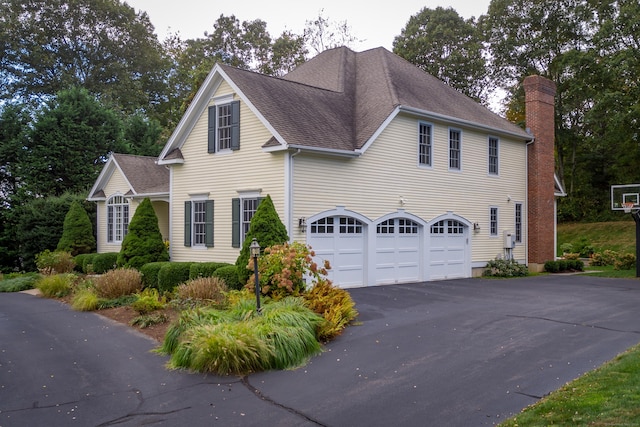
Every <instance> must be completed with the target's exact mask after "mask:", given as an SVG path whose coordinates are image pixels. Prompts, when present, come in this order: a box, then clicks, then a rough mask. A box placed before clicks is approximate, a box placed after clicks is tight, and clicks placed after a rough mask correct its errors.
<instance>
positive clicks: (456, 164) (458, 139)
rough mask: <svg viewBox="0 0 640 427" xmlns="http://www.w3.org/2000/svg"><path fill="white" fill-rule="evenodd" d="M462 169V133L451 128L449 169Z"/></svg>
mask: <svg viewBox="0 0 640 427" xmlns="http://www.w3.org/2000/svg"><path fill="white" fill-rule="evenodd" d="M461 169H462V134H461V132H460V131H459V130H455V129H449V170H461Z"/></svg>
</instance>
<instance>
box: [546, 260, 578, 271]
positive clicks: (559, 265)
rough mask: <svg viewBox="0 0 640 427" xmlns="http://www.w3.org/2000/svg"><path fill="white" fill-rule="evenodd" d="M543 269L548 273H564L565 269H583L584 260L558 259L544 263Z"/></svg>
mask: <svg viewBox="0 0 640 427" xmlns="http://www.w3.org/2000/svg"><path fill="white" fill-rule="evenodd" d="M544 271H546V272H548V273H564V272H567V271H584V262H582V261H580V260H579V259H569V260H566V259H559V260H557V261H547V262H545V263H544Z"/></svg>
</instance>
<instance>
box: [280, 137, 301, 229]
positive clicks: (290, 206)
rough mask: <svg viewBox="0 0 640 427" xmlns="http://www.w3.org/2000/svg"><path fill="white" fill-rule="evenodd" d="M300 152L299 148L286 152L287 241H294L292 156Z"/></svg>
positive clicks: (293, 169)
mask: <svg viewBox="0 0 640 427" xmlns="http://www.w3.org/2000/svg"><path fill="white" fill-rule="evenodd" d="M298 154H300V149H299V148H298V149H297V150H296V151H295V152H294V153H290V152H287V167H286V170H285V174H286V178H285V182H286V187H287V188H286V191H285V202H284V203H285V207H284V209H285V212H287V233H288V234H289V241H294V238H293V232H294V220H293V209H294V203H293V195H294V191H293V190H294V185H293V184H294V171H295V168H294V161H293V158H294V157H295V156H297V155H298Z"/></svg>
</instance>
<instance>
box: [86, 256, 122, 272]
mask: <svg viewBox="0 0 640 427" xmlns="http://www.w3.org/2000/svg"><path fill="white" fill-rule="evenodd" d="M117 261H118V252H105V253H102V254H95V255H94V256H93V257H92V258H91V262H92V265H93V272H94V273H95V274H104V273H106V272H107V271H109V270H113V269H114V268H116V263H117Z"/></svg>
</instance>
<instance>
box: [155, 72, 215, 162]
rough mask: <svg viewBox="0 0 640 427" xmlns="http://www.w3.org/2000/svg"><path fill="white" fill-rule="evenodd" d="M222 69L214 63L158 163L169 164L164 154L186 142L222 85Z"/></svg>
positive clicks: (159, 157)
mask: <svg viewBox="0 0 640 427" xmlns="http://www.w3.org/2000/svg"><path fill="white" fill-rule="evenodd" d="M220 71H221V69H220V67H219V66H218V64H216V65H214V67H213V68H212V69H211V71H210V72H209V74H208V75H207V78H206V79H205V80H204V83H202V86H200V89H198V92H196V95H195V96H194V97H193V101H191V104H189V107H188V108H187V111H185V113H184V114H183V116H182V118H181V119H180V121H179V122H178V125H177V126H176V128H175V130H174V131H173V133H172V134H171V136H170V137H169V139H168V140H167V143H166V144H165V146H164V148H163V149H162V152H161V153H160V155H159V156H158V159H159V161H158V164H168V163H161V162H163V160H162V159H163V158H164V156H166V155H167V154H169V153H170V152H171V151H172V150H173V149H174V148H180V147H182V145H183V144H184V141H185V139H186V137H187V136H188V135H189V134H190V133H191V131H192V130H193V127H194V126H195V124H196V122H197V120H198V117H200V113H201V112H202V111H203V110H204V107H205V106H206V105H208V104H209V99H210V98H211V94H212V93H213V92H215V88H216V87H217V86H219V85H220V81H218V82H217V84H215V83H216V76H217V75H220V74H221V73H220Z"/></svg>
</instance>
